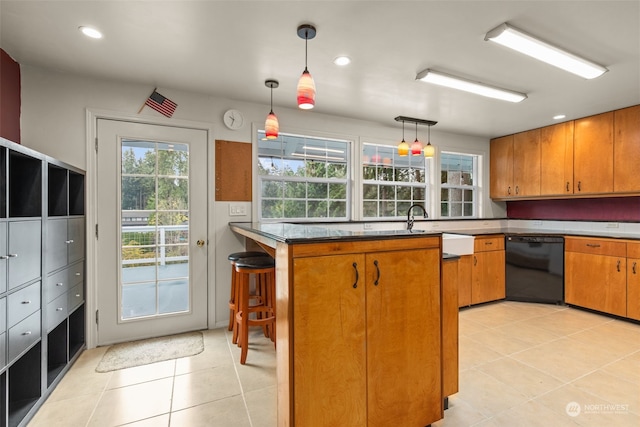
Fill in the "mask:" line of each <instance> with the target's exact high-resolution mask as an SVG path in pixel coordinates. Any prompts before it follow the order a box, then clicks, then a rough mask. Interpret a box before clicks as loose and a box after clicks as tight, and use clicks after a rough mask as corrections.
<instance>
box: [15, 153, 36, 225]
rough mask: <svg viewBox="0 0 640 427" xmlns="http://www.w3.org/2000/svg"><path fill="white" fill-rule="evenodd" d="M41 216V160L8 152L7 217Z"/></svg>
mask: <svg viewBox="0 0 640 427" xmlns="http://www.w3.org/2000/svg"><path fill="white" fill-rule="evenodd" d="M39 216H42V161H41V160H38V159H35V158H33V157H29V156H27V155H24V154H22V153H17V152H15V151H10V152H9V217H12V218H20V217H39Z"/></svg>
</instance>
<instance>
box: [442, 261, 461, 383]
mask: <svg viewBox="0 0 640 427" xmlns="http://www.w3.org/2000/svg"><path fill="white" fill-rule="evenodd" d="M459 262H460V260H459V259H458V260H443V261H442V395H443V396H451V395H452V394H454V393H457V392H458V371H459V362H458V270H459V267H458V263H459Z"/></svg>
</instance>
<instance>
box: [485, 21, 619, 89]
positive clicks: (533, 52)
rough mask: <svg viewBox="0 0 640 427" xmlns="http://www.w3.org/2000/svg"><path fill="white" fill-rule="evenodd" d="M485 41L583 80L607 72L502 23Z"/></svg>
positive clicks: (593, 63) (486, 36) (488, 34)
mask: <svg viewBox="0 0 640 427" xmlns="http://www.w3.org/2000/svg"><path fill="white" fill-rule="evenodd" d="M484 39H485V40H490V41H492V42H496V43H498V44H501V45H503V46H506V47H509V48H511V49H513V50H517V51H518V52H520V53H524V54H525V55H529V56H531V57H533V58H536V59H538V60H540V61H543V62H546V63H547V64H551V65H553V66H555V67H558V68H561V69H563V70H565V71H568V72H570V73H573V74H577V75H578V76H580V77H584V78H585V79H593V78H596V77H598V76H601V75H602V74H604V73H606V72H607V71H608V70H607V69H606V68H605V67H603V66H602V65H598V64H596V63H595V62H591V61H588V60H586V59H584V58H580V57H579V56H576V55H574V54H572V53H569V52H567V51H565V50H562V49H560V48H558V47H555V46H553V45H550V44H549V43H546V42H544V41H542V40H540V39H537V38H536V37H534V36H532V35H530V34H527V33H525V32H524V31H521V30H518V29H517V28H514V27H512V26H511V25H509V24H507V23H504V24H501V25H499V26H497V27H496V28H494V29H493V30H491V31H489V32H488V33H487V34H486V35H485V37H484Z"/></svg>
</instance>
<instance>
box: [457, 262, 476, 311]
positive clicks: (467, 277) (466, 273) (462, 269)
mask: <svg viewBox="0 0 640 427" xmlns="http://www.w3.org/2000/svg"><path fill="white" fill-rule="evenodd" d="M472 268H473V255H463V256H461V257H460V259H459V260H458V307H468V306H470V305H471V281H472V280H471V271H472Z"/></svg>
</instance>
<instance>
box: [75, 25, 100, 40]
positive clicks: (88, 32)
mask: <svg viewBox="0 0 640 427" xmlns="http://www.w3.org/2000/svg"><path fill="white" fill-rule="evenodd" d="M78 29H79V30H80V31H82V34H84V35H85V36H87V37H91V38H92V39H101V38H102V33H101V32H100V31H98V30H96V29H95V28H91V27H84V26H83V27H78Z"/></svg>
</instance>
